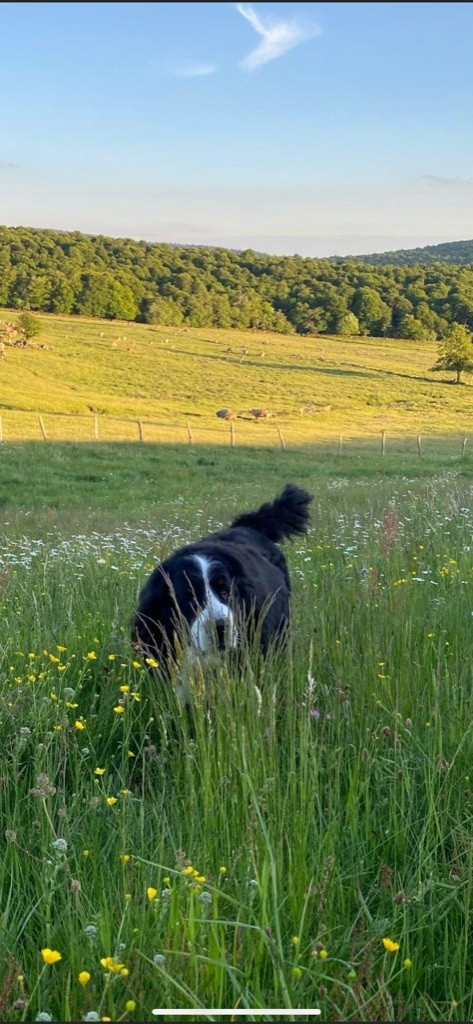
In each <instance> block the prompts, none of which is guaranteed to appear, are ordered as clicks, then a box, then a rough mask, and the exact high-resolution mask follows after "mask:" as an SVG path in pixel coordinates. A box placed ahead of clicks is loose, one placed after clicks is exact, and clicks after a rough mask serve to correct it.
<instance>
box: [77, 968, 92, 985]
mask: <svg viewBox="0 0 473 1024" xmlns="http://www.w3.org/2000/svg"><path fill="white" fill-rule="evenodd" d="M77 980H78V981H79V984H80V985H87V984H88V983H89V981H90V974H89V972H88V971H81V972H80V974H79V975H78V977H77Z"/></svg>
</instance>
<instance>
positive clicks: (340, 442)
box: [338, 434, 343, 455]
mask: <svg viewBox="0 0 473 1024" xmlns="http://www.w3.org/2000/svg"><path fill="white" fill-rule="evenodd" d="M342 447H343V437H342V435H341V434H340V437H339V438H338V454H339V455H341V454H342Z"/></svg>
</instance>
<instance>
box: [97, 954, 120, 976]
mask: <svg viewBox="0 0 473 1024" xmlns="http://www.w3.org/2000/svg"><path fill="white" fill-rule="evenodd" d="M100 963H101V964H102V967H105V970H106V971H112V973H113V974H120V972H121V971H122V970H123V968H124V966H125V964H120V963H117V961H116V960H115V958H114V957H113V956H103V957H102V959H101V961H100Z"/></svg>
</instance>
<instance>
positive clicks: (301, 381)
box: [0, 312, 473, 445]
mask: <svg viewBox="0 0 473 1024" xmlns="http://www.w3.org/2000/svg"><path fill="white" fill-rule="evenodd" d="M3 316H4V321H3V324H2V323H0V330H1V329H2V327H3V328H4V326H5V321H9V322H12V321H14V320H15V317H16V314H14V313H12V312H10V313H6V312H4V314H3ZM41 324H42V333H41V335H40V336H39V338H38V339H37V341H36V343H30V344H29V345H28V346H27V347H23V348H22V347H18V346H16V345H14V344H12V343H8V341H7V343H6V347H5V358H3V359H1V360H0V373H1V391H0V414H1V417H2V427H3V436H4V439H5V440H14V439H20V438H40V437H41V431H40V425H39V421H38V414H42V415H43V418H44V424H45V426H46V431H47V435H48V437H49V438H51V439H54V438H57V439H66V440H67V439H71V440H74V439H77V440H85V439H88V440H93V439H94V436H99V437H100V439H103V440H106V439H108V440H114V439H116V440H120V439H134V438H135V437H136V434H137V422H136V421H137V419H138V418H142V420H143V430H144V432H145V440H155V441H159V440H162V441H164V440H167V441H170V440H173V441H183V442H187V441H188V439H189V434H188V429H189V428H190V430H191V431H192V434H193V439H194V440H195V442H196V443H197V442H199V441H201V442H204V441H206V442H208V443H219V442H222V443H228V440H229V431H230V427H229V424H228V422H224V421H221V420H219V419H218V418H217V417H216V412H217V410H219V409H222V408H228V409H230V410H231V412H232V413H233V415H234V421H233V423H234V431H235V437H236V438H237V441H238V443H247V444H261V443H266V442H267V443H269V444H271V445H272V444H275V443H276V444H277V443H278V439H279V440H280V438H279V435H278V433H277V430H278V428H279V430H280V431H282V432H283V436H284V438H285V439H286V441H287V442H288V443H303V442H306V441H311V440H312V441H314V440H316V439H322V440H323V439H324V438H334V437H335V436H336V435H338V434H339V433H342V434H343V435H344V437H355V436H356V437H372V436H375V435H376V434H377V433H379V432H380V431H381V430H386V431H388V432H389V433H390V434H392V435H394V434H396V435H398V436H400V435H406V436H407V435H409V436H415V435H417V434H419V433H420V434H431V435H433V434H437V435H438V434H450V433H452V432H458V433H460V434H462V435H463V434H467V433H468V431H469V430H470V429H471V427H472V426H473V390H472V388H471V387H470V386H469V385H468V384H466V385H465V386H460V387H455V386H451V385H450V384H449V383H447V381H448V377H449V375H448V374H445V376H444V375H439V374H433V373H430V367H431V366H432V364H433V362H434V361H435V358H436V348H437V346H436V345H435V344H434V343H427V342H421V343H416V342H406V341H400V340H390V339H385V338H383V339H375V338H364V339H353V338H342V337H318V338H308V337H297V336H294V337H291V338H287V337H282V336H281V335H279V334H274V333H273V334H271V333H265V332H256V331H253V332H252V331H229V330H227V331H225V330H212V329H207V328H204V329H191V328H184V327H174V328H169V327H168V328H162V327H152V326H149V325H145V324H136V323H123V322H122V323H120V322H117V321H115V322H113V323H111V322H109V321H99V320H90V319H85V318H78V317H67V316H44V317H41ZM3 337H4V338H5V337H6V336H5V334H3ZM42 346H44V347H42ZM252 409H264V410H266V411H267V412H268V413H269V414H271V415H269V416H268V417H267V418H266V419H263V420H261V421H255V419H254V417H253V415H252V414H251V412H250V410H252ZM97 432H98V435H97Z"/></svg>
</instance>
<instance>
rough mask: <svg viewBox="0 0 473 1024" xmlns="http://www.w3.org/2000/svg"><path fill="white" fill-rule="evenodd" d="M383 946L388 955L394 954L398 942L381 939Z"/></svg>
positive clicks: (397, 947)
mask: <svg viewBox="0 0 473 1024" xmlns="http://www.w3.org/2000/svg"><path fill="white" fill-rule="evenodd" d="M381 941H382V943H383V946H384V948H385V949H387V951H388V953H395V952H396V950H397V949H399V948H400V947H399V942H393V940H392V939H381Z"/></svg>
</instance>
